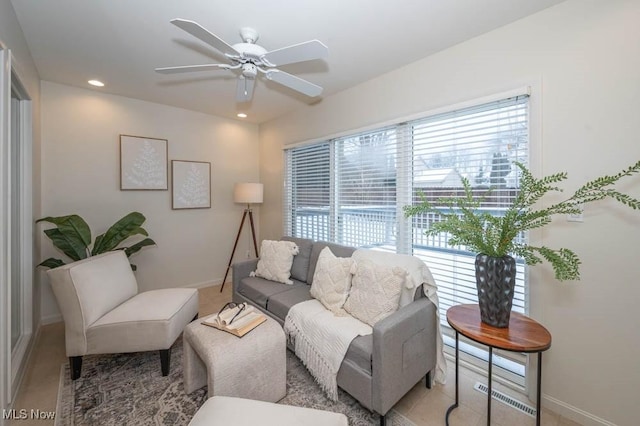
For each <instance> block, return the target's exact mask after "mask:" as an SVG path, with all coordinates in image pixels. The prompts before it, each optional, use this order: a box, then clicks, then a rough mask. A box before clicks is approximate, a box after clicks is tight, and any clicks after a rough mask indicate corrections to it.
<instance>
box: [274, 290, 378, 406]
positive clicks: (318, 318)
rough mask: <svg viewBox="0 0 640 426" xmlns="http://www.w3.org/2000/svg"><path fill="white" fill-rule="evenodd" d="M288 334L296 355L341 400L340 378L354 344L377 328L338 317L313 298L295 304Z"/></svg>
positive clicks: (286, 329) (286, 326)
mask: <svg viewBox="0 0 640 426" xmlns="http://www.w3.org/2000/svg"><path fill="white" fill-rule="evenodd" d="M284 332H285V334H286V335H287V338H288V339H289V341H290V342H292V343H293V347H294V349H295V353H296V355H297V356H298V358H300V360H301V361H302V363H303V364H304V365H305V367H307V369H308V370H309V372H310V373H311V375H312V376H313V377H315V379H316V381H317V382H318V384H319V385H320V387H321V388H322V390H323V391H324V392H325V393H326V394H327V396H328V397H329V398H330V399H331V400H333V401H337V400H338V384H337V380H336V378H337V375H338V370H339V369H340V364H342V360H343V359H344V356H345V355H346V353H347V350H348V349H349V345H350V344H351V341H352V340H353V339H355V338H356V337H358V336H365V335H367V334H371V333H372V332H373V329H372V328H371V327H370V326H369V325H367V324H365V323H363V322H361V321H359V320H357V319H355V318H353V317H351V316H344V317H337V316H335V315H334V314H333V313H332V312H331V311H329V310H328V309H326V308H325V307H324V306H323V305H322V303H320V302H319V301H317V300H315V299H312V300H307V301H306V302H301V303H297V304H295V305H293V306H292V307H291V309H289V313H288V314H287V317H286V318H285V320H284Z"/></svg>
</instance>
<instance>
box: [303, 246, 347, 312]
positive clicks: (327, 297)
mask: <svg viewBox="0 0 640 426" xmlns="http://www.w3.org/2000/svg"><path fill="white" fill-rule="evenodd" d="M354 270H355V261H354V260H353V259H352V258H350V257H336V256H335V255H334V254H333V252H331V249H330V248H329V247H325V248H324V249H322V252H320V257H318V262H317V264H316V272H315V274H314V275H313V284H312V285H311V296H312V297H314V298H316V299H318V300H319V301H320V303H322V304H323V305H324V307H325V308H327V309H328V310H330V311H331V312H333V313H334V314H336V315H345V314H346V313H345V312H344V310H343V309H342V305H344V302H345V301H346V300H347V296H348V295H349V289H350V288H351V277H352V276H353V275H352V274H353V272H355V271H354Z"/></svg>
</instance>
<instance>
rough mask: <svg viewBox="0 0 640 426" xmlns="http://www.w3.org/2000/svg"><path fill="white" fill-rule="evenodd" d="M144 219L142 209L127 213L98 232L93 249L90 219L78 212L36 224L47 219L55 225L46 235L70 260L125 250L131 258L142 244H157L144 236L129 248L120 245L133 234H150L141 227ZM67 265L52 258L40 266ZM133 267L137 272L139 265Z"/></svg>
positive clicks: (49, 217) (143, 245)
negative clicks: (82, 216)
mask: <svg viewBox="0 0 640 426" xmlns="http://www.w3.org/2000/svg"><path fill="white" fill-rule="evenodd" d="M145 220H146V218H145V217H144V215H143V214H142V213H139V212H131V213H129V214H127V215H125V216H124V217H123V218H121V219H120V220H118V221H117V222H116V223H114V224H113V225H112V226H111V227H110V228H109V229H108V230H107V232H105V233H104V234H100V235H98V236H97V237H96V240H95V242H94V243H93V247H91V248H90V245H91V229H90V228H89V225H87V222H85V220H84V219H82V218H81V217H80V216H78V215H76V214H72V215H68V216H57V217H52V216H47V217H43V218H42V219H38V220H36V223H38V222H48V223H51V224H53V225H55V228H50V229H45V230H44V233H45V235H46V236H47V237H49V239H50V240H51V242H52V243H53V245H54V246H55V247H56V248H57V249H58V250H60V251H61V252H62V253H64V254H65V255H67V257H69V258H70V259H71V260H73V261H78V260H81V259H86V258H87V257H90V256H95V255H98V254H101V253H106V252H108V251H112V250H124V252H125V253H126V255H127V257H129V256H131V255H132V254H134V253H137V252H138V251H140V249H142V248H143V247H146V246H151V245H155V241H153V240H152V239H151V238H144V239H142V240H141V241H138V242H137V243H135V244H133V245H130V246H128V247H124V246H122V245H121V244H122V243H123V242H124V241H125V240H127V239H128V238H129V237H133V236H134V235H143V236H145V237H148V235H149V234H148V233H147V231H146V230H145V229H144V228H143V227H142V224H143V223H144V221H145ZM64 264H65V262H64V261H63V260H61V259H56V258H53V257H50V258H48V259H46V260H44V261H42V262H41V263H40V264H39V265H38V266H45V267H47V268H57V267H58V266H62V265H64ZM131 269H133V270H134V271H135V270H136V265H133V264H131Z"/></svg>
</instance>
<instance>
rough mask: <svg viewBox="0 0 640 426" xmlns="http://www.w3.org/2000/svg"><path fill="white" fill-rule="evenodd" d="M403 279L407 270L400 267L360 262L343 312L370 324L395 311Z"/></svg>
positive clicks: (403, 282) (368, 261) (372, 324)
mask: <svg viewBox="0 0 640 426" xmlns="http://www.w3.org/2000/svg"><path fill="white" fill-rule="evenodd" d="M406 279H407V272H406V271H405V270H404V269H402V268H398V267H389V266H384V265H379V264H376V263H373V262H371V261H370V260H362V261H359V262H358V263H357V267H356V273H355V275H354V276H353V280H352V282H351V291H350V293H349V297H348V298H347V301H346V302H345V304H344V309H345V311H347V312H349V313H350V314H351V315H352V316H353V317H354V318H357V319H359V320H360V321H362V322H364V323H367V324H369V325H370V326H371V327H373V326H374V324H375V323H377V322H378V321H380V320H381V319H384V318H386V317H388V316H389V315H391V314H392V313H394V312H395V311H397V310H398V304H399V302H400V292H401V291H402V287H403V286H404V284H405V280H406Z"/></svg>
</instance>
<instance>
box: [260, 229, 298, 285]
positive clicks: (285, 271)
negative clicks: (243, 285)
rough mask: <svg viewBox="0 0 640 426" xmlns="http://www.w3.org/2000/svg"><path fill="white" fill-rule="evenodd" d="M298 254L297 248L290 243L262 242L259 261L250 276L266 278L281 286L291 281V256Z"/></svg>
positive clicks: (294, 244) (291, 282)
mask: <svg viewBox="0 0 640 426" xmlns="http://www.w3.org/2000/svg"><path fill="white" fill-rule="evenodd" d="M296 254H298V246H297V245H296V243H294V242H291V241H271V240H263V241H262V245H261V246H260V260H258V266H257V268H256V270H255V272H252V273H251V276H255V277H262V278H266V279H268V280H271V281H277V282H280V283H283V284H293V281H291V279H290V277H291V265H292V264H293V256H295V255H296Z"/></svg>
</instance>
